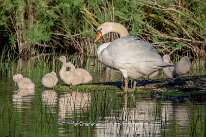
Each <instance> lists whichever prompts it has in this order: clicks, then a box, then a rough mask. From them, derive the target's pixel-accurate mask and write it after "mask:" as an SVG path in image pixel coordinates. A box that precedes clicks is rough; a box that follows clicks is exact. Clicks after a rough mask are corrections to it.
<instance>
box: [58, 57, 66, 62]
mask: <svg viewBox="0 0 206 137" xmlns="http://www.w3.org/2000/svg"><path fill="white" fill-rule="evenodd" d="M58 59H59V60H60V61H61V62H66V60H67V58H66V57H65V56H61V57H59V58H58Z"/></svg>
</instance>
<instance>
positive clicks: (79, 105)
mask: <svg viewBox="0 0 206 137" xmlns="http://www.w3.org/2000/svg"><path fill="white" fill-rule="evenodd" d="M90 104H91V95H90V93H81V92H69V93H65V94H63V95H61V96H60V98H59V118H60V120H63V119H65V118H71V116H72V115H73V114H76V113H77V114H78V113H81V112H84V111H87V109H88V107H89V106H90Z"/></svg>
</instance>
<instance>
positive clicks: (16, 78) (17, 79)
mask: <svg viewBox="0 0 206 137" xmlns="http://www.w3.org/2000/svg"><path fill="white" fill-rule="evenodd" d="M22 78H23V76H22V75H21V74H16V75H14V76H13V80H14V82H16V83H17V82H18V81H19V80H20V79H22Z"/></svg>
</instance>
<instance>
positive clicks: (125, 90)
mask: <svg viewBox="0 0 206 137" xmlns="http://www.w3.org/2000/svg"><path fill="white" fill-rule="evenodd" d="M127 91H128V77H127V78H125V79H124V92H127Z"/></svg>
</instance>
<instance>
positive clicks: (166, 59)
mask: <svg viewBox="0 0 206 137" xmlns="http://www.w3.org/2000/svg"><path fill="white" fill-rule="evenodd" d="M163 61H164V62H165V63H168V64H172V65H173V63H172V61H171V60H170V56H169V55H167V54H166V55H164V56H163ZM174 68H175V67H174V66H171V67H165V68H163V72H164V74H165V75H166V76H167V78H173V77H174Z"/></svg>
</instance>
